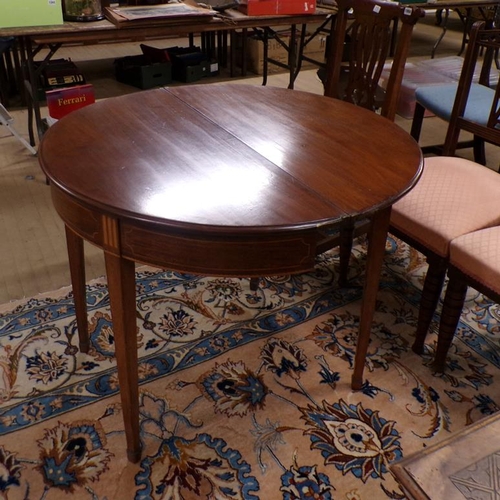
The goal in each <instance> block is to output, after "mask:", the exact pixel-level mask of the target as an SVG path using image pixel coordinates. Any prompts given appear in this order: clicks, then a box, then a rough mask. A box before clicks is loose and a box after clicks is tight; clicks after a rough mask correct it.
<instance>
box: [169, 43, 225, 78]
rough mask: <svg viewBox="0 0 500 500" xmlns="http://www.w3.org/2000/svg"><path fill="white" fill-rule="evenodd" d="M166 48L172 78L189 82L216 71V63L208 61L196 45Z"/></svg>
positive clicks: (211, 74)
mask: <svg viewBox="0 0 500 500" xmlns="http://www.w3.org/2000/svg"><path fill="white" fill-rule="evenodd" d="M167 50H168V54H169V56H170V60H171V61H172V78H173V79H174V80H177V81H179V82H184V83H191V82H196V81H198V80H200V79H201V78H204V77H206V76H213V75H215V74H217V73H218V65H217V63H213V62H210V60H209V59H208V57H207V56H206V54H204V53H203V52H202V51H201V50H200V49H199V48H198V47H171V48H169V49H167Z"/></svg>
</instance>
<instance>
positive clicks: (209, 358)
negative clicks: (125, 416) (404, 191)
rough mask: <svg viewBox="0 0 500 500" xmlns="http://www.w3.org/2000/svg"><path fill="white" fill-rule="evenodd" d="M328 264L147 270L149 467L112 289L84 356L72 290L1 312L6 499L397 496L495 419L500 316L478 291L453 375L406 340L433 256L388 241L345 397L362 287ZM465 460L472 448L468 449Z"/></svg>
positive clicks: (358, 266) (452, 361)
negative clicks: (358, 367)
mask: <svg viewBox="0 0 500 500" xmlns="http://www.w3.org/2000/svg"><path fill="white" fill-rule="evenodd" d="M365 250H366V248H365V243H364V241H363V240H360V241H358V244H357V245H356V247H355V258H354V259H353V262H352V267H351V282H350V286H349V287H346V288H342V289H340V288H338V287H337V286H336V274H335V264H336V258H337V256H336V255H335V253H334V252H332V253H329V254H326V255H324V256H322V258H321V259H319V260H318V263H317V267H316V269H315V270H314V271H313V272H311V273H308V274H303V275H299V276H275V277H272V278H263V279H261V280H260V286H259V289H258V291H256V292H252V291H251V290H250V287H249V280H248V279H224V278H211V277H199V276H194V275H186V274H179V273H175V272H163V271H159V270H155V269H151V268H140V269H139V270H138V273H137V324H138V342H137V349H138V350H139V354H140V365H139V374H140V379H141V387H140V389H141V395H140V411H141V438H142V441H143V445H144V451H143V455H142V460H141V461H140V462H139V463H138V464H131V463H129V462H127V460H126V453H125V437H124V432H123V423H122V413H121V407H120V399H119V395H118V380H117V375H116V370H115V363H114V357H113V353H114V346H113V330H112V323H111V318H110V312H109V301H108V295H107V290H106V286H105V280H104V279H103V280H98V281H95V282H92V283H90V284H89V285H88V293H87V301H88V307H89V320H90V332H89V334H90V337H91V345H92V347H91V350H90V352H89V353H88V354H87V355H84V354H81V353H80V352H79V350H78V336H77V334H76V324H75V318H74V311H73V302H72V296H71V289H69V288H68V289H65V290H61V291H59V292H57V293H53V294H49V295H44V296H40V297H36V298H33V299H30V300H25V301H23V302H20V303H18V304H8V305H6V306H4V307H3V310H2V313H1V314H0V433H1V437H0V497H1V498H3V499H9V500H13V499H30V500H33V499H37V500H38V499H67V498H68V497H75V498H78V499H80V498H81V499H87V498H88V499H94V500H105V499H107V500H111V499H116V500H124V499H175V500H180V499H186V500H187V499H189V500H191V499H218V500H222V499H224V500H226V499H227V500H229V499H230V500H235V499H245V500H247V499H248V500H254V499H262V500H274V499H285V500H292V499H293V500H295V499H311V500H312V499H324V500H329V499H336V500H339V499H344V500H376V499H387V498H390V499H402V498H404V494H403V492H402V490H401V488H400V486H399V485H398V483H397V481H396V480H395V478H394V477H393V476H392V475H391V471H390V469H389V466H390V464H391V463H393V462H394V461H397V460H399V459H401V458H402V457H405V456H408V455H409V454H410V453H412V452H415V451H417V450H421V449H422V448H423V447H426V446H429V445H430V444H433V443H435V442H437V441H439V440H441V439H443V438H445V437H447V436H449V433H450V432H451V431H455V430H459V429H461V428H463V427H464V426H466V425H468V424H470V423H471V422H475V421H477V420H478V419H480V418H482V417H483V416H485V415H488V414H491V413H493V412H495V411H497V409H498V402H499V399H500V397H499V396H498V389H495V387H494V385H493V382H494V380H495V379H497V381H498V380H499V379H500V371H499V368H500V360H499V357H498V354H497V353H498V352H499V350H498V340H499V334H500V332H499V322H498V320H499V314H500V310H499V308H498V306H497V305H496V304H493V303H491V302H489V301H488V300H486V299H485V298H483V297H482V296H481V295H479V294H478V293H476V292H475V291H474V290H470V291H469V294H468V300H467V303H466V306H465V308H464V311H463V316H462V322H461V324H460V327H459V331H458V334H457V338H456V339H455V342H454V345H453V347H452V349H451V350H450V354H449V359H448V365H447V371H446V373H445V374H444V375H441V376H437V375H434V374H433V373H432V371H431V369H430V366H429V365H430V362H431V360H432V357H433V354H434V350H435V342H436V335H435V331H436V327H437V323H435V324H433V332H432V334H431V335H429V337H428V340H427V345H426V352H425V354H424V355H423V356H422V357H420V356H418V355H416V354H414V353H413V352H412V351H411V349H410V346H411V344H412V341H413V334H414V329H415V324H416V318H417V309H418V303H419V298H420V289H421V283H422V277H423V275H424V273H425V269H426V266H425V262H424V260H423V258H422V256H421V255H419V254H418V253H417V252H415V251H414V250H411V249H409V248H408V247H407V246H406V245H404V244H402V243H401V242H399V241H397V240H395V239H392V238H389V239H388V241H387V255H386V259H385V266H384V269H383V275H382V283H381V289H380V292H379V295H378V305H377V312H376V317H375V324H374V326H373V329H372V338H371V344H370V349H369V357H368V359H367V362H366V369H365V384H364V387H363V389H362V390H361V391H358V392H353V391H351V389H350V380H351V373H352V365H353V357H354V350H355V345H356V339H357V328H358V319H359V317H358V315H359V306H360V297H361V292H362V283H363V269H364V252H365ZM464 451H465V450H464Z"/></svg>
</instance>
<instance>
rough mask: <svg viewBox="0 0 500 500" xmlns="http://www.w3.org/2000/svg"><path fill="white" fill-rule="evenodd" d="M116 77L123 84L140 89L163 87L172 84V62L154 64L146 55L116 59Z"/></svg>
mask: <svg viewBox="0 0 500 500" xmlns="http://www.w3.org/2000/svg"><path fill="white" fill-rule="evenodd" d="M115 76H116V79H117V80H118V81H119V82H121V83H126V84H128V85H132V86H133V87H137V88H140V89H143V90H145V89H151V88H153V87H161V86H163V85H167V84H168V83H171V82H172V65H171V63H170V62H163V63H152V62H150V60H149V59H148V58H147V57H146V56H144V55H138V56H125V57H121V58H119V59H115Z"/></svg>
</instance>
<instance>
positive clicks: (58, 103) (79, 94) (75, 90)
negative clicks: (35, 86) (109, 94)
mask: <svg viewBox="0 0 500 500" xmlns="http://www.w3.org/2000/svg"><path fill="white" fill-rule="evenodd" d="M45 97H46V99H47V108H48V110H49V116H50V117H51V118H53V119H55V120H59V119H61V118H62V117H63V116H66V115H67V114H68V113H71V112H72V111H75V110H77V109H80V108H83V107H84V106H88V105H89V104H93V103H94V102H95V95H94V87H93V86H92V85H91V84H90V83H88V84H86V85H77V86H75V87H65V88H61V89H57V90H48V91H47V92H45Z"/></svg>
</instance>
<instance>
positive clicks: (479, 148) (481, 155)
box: [473, 135, 486, 165]
mask: <svg viewBox="0 0 500 500" xmlns="http://www.w3.org/2000/svg"><path fill="white" fill-rule="evenodd" d="M473 149H474V161H475V162H476V163H479V164H480V165H486V151H485V149H484V140H483V139H481V137H478V136H477V135H475V136H474V144H473Z"/></svg>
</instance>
